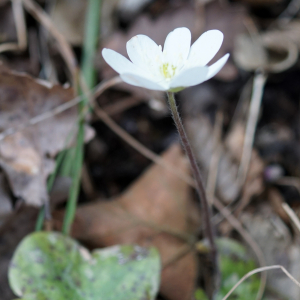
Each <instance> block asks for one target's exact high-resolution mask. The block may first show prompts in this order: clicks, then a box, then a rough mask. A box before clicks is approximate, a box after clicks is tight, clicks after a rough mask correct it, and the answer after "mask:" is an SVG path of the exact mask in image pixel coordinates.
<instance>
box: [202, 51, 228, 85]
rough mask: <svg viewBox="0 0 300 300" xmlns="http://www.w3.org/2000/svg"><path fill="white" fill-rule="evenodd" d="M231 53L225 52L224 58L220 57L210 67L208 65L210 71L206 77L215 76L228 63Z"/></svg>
mask: <svg viewBox="0 0 300 300" xmlns="http://www.w3.org/2000/svg"><path fill="white" fill-rule="evenodd" d="M228 57H229V54H225V55H224V56H223V57H222V58H220V59H219V60H218V61H217V62H215V63H214V64H212V65H211V66H210V67H208V73H207V75H206V79H205V80H208V79H210V78H212V77H214V76H215V75H216V74H217V73H218V72H219V71H220V70H221V69H222V68H223V66H224V65H225V64H226V62H227V60H228Z"/></svg>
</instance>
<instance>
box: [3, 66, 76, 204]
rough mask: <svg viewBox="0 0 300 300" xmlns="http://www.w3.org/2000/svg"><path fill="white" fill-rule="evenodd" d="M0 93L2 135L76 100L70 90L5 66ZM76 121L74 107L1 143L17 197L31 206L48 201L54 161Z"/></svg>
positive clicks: (8, 173)
mask: <svg viewBox="0 0 300 300" xmlns="http://www.w3.org/2000/svg"><path fill="white" fill-rule="evenodd" d="M0 93H1V99H0V111H1V117H0V132H1V131H3V130H6V129H8V128H11V127H14V126H17V125H20V124H23V123H26V122H27V121H28V120H29V119H31V118H32V117H35V116H38V115H40V114H42V113H44V112H47V111H49V110H51V109H53V108H54V107H56V106H58V105H60V104H63V103H65V102H67V101H69V100H71V99H72V98H73V90H72V89H71V88H64V87H62V86H59V85H55V86H51V85H50V83H45V82H42V81H40V80H35V79H34V78H32V77H30V76H28V75H26V74H21V73H16V72H12V71H9V70H7V69H5V68H4V67H2V66H1V67H0ZM76 120H77V109H76V108H75V107H74V108H72V109H69V110H67V111H65V112H63V113H61V114H59V115H57V116H55V117H51V118H49V119H47V120H45V121H43V122H40V123H38V124H37V125H34V126H30V127H27V128H26V129H24V130H22V131H19V132H17V133H15V134H12V135H10V136H6V137H5V138H4V139H3V140H1V141H0V166H1V168H2V169H3V170H4V172H5V174H6V176H7V178H8V181H9V183H10V187H11V189H12V192H13V194H14V195H15V196H16V197H21V198H23V199H24V200H25V201H26V202H27V203H29V204H32V205H41V204H42V201H43V200H44V199H45V198H46V197H47V194H46V184H45V181H46V178H47V175H49V173H50V172H51V171H52V169H53V167H54V160H53V158H54V156H55V155H56V154H57V153H58V152H59V151H61V150H62V149H64V148H65V147H66V146H67V142H66V141H67V138H68V136H70V134H71V132H74V130H76ZM74 126H75V127H74ZM75 132H76V131H75Z"/></svg>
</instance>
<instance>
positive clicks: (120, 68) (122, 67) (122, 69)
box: [102, 48, 147, 76]
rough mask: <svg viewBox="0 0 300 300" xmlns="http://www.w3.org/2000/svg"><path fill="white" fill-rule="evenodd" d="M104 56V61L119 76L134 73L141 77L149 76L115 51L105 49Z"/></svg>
mask: <svg viewBox="0 0 300 300" xmlns="http://www.w3.org/2000/svg"><path fill="white" fill-rule="evenodd" d="M102 56H103V58H104V60H105V61H106V62H107V63H108V64H109V65H110V66H111V67H112V68H113V69H114V70H115V71H116V72H118V73H119V74H123V73H133V74H139V75H140V76H147V73H146V72H145V71H143V70H142V69H141V68H139V67H138V66H136V65H134V64H133V63H132V62H131V61H130V60H128V59H127V58H126V57H124V56H123V55H121V54H119V53H118V52H116V51H114V50H111V49H106V48H104V49H103V50H102ZM145 73H146V74H145Z"/></svg>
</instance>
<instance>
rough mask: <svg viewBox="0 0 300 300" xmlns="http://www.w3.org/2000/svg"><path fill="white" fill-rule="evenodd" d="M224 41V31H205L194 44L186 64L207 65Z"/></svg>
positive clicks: (190, 65)
mask: <svg viewBox="0 0 300 300" xmlns="http://www.w3.org/2000/svg"><path fill="white" fill-rule="evenodd" d="M222 42H223V33H222V32H221V31H219V30H209V31H206V32H204V33H203V34H202V35H201V36H200V37H199V38H198V39H197V40H196V42H195V43H194V44H193V45H192V47H191V51H190V54H189V57H188V61H187V63H186V66H187V67H195V66H205V65H206V64H207V63H209V62H210V60H211V59H212V58H213V57H214V56H215V55H216V53H217V52H218V51H219V49H220V47H221V45H222Z"/></svg>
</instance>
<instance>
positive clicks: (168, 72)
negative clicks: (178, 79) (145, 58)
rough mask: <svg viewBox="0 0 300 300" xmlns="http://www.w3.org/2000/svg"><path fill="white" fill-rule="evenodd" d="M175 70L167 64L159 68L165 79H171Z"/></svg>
mask: <svg viewBox="0 0 300 300" xmlns="http://www.w3.org/2000/svg"><path fill="white" fill-rule="evenodd" d="M176 69H177V68H176V67H175V66H173V65H170V64H169V63H164V64H163V65H162V66H161V67H160V71H161V73H162V74H163V76H164V77H165V78H166V79H170V78H172V77H173V76H174V75H175V72H176Z"/></svg>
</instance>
